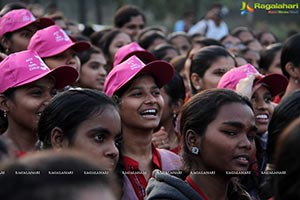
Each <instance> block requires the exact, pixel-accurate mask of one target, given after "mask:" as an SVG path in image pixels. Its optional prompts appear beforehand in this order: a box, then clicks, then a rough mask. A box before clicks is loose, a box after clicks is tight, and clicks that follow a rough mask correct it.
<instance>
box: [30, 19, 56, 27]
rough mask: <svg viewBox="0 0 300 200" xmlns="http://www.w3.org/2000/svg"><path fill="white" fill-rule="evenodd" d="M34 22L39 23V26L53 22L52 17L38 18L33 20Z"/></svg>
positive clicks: (49, 24) (46, 25)
mask: <svg viewBox="0 0 300 200" xmlns="http://www.w3.org/2000/svg"><path fill="white" fill-rule="evenodd" d="M35 22H36V23H38V24H39V27H40V28H46V27H49V26H52V25H54V24H55V23H54V21H53V20H52V19H49V18H45V17H42V18H38V19H37V20H35Z"/></svg>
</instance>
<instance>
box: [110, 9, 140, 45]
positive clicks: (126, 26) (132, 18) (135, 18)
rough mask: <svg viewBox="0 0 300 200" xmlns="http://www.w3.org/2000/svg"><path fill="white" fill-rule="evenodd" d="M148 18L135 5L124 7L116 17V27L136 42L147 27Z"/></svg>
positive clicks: (118, 11) (117, 12)
mask: <svg viewBox="0 0 300 200" xmlns="http://www.w3.org/2000/svg"><path fill="white" fill-rule="evenodd" d="M145 24H146V16H145V14H144V13H143V11H142V10H141V9H140V8H139V7H137V6H135V5H124V6H122V7H120V8H119V9H118V10H117V11H116V13H115V15H114V27H115V28H118V29H120V30H122V31H123V32H125V33H127V34H128V35H130V37H131V38H132V40H134V41H136V38H137V35H138V34H139V33H140V31H141V30H142V29H143V28H144V27H145Z"/></svg>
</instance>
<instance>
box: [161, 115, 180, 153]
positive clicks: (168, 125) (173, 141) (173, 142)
mask: <svg viewBox="0 0 300 200" xmlns="http://www.w3.org/2000/svg"><path fill="white" fill-rule="evenodd" d="M161 126H163V127H164V128H165V130H166V132H167V133H168V139H169V142H170V149H174V148H176V147H177V146H178V143H179V141H178V135H177V133H176V131H175V127H174V124H173V118H170V119H169V120H167V121H165V122H164V123H162V124H161Z"/></svg>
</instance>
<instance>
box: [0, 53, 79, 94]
mask: <svg viewBox="0 0 300 200" xmlns="http://www.w3.org/2000/svg"><path fill="white" fill-rule="evenodd" d="M47 75H51V76H53V77H54V78H55V87H56V88H57V89H61V88H64V87H65V86H67V85H70V84H72V83H73V82H74V81H76V79H77V78H78V72H77V71H76V69H74V68H73V67H70V66H61V67H57V68H55V69H53V70H50V69H49V68H48V67H47V65H46V64H45V63H44V61H43V60H42V58H40V57H39V56H38V54H37V53H36V52H35V51H31V50H26V51H20V52H17V53H13V54H10V55H9V56H7V57H6V58H5V59H4V60H3V61H2V62H1V63H0V93H3V92H5V91H6V90H7V89H9V88H15V87H18V86H22V85H26V84H28V83H31V82H34V81H36V80H39V79H41V78H43V77H45V76H47Z"/></svg>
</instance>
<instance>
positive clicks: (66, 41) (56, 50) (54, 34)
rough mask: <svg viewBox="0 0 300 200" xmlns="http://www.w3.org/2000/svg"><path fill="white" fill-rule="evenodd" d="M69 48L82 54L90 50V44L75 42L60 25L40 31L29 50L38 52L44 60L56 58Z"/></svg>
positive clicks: (31, 42)
mask: <svg viewBox="0 0 300 200" xmlns="http://www.w3.org/2000/svg"><path fill="white" fill-rule="evenodd" d="M69 48H72V49H74V50H75V51H76V52H80V51H84V50H87V49H88V48H90V44H89V43H88V42H85V41H79V42H73V41H72V40H71V38H70V37H69V36H68V35H67V34H66V33H65V31H64V30H63V29H61V28H60V27H59V26H58V25H53V26H49V27H47V28H44V29H41V30H38V31H37V32H36V33H35V34H34V35H33V36H32V38H31V39H30V42H29V45H28V49H30V50H34V51H36V52H37V53H38V54H39V55H40V57H42V58H46V57H51V56H55V55H57V54H60V53H62V52H64V51H66V50H67V49H69Z"/></svg>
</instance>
